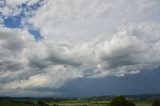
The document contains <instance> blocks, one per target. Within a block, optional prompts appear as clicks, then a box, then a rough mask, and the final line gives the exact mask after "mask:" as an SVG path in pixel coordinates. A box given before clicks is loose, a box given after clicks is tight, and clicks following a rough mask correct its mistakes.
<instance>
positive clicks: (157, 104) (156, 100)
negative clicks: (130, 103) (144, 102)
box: [152, 99, 160, 106]
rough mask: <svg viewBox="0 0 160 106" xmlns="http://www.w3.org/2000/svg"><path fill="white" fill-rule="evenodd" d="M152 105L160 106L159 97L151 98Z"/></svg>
mask: <svg viewBox="0 0 160 106" xmlns="http://www.w3.org/2000/svg"><path fill="white" fill-rule="evenodd" d="M152 106H160V99H155V100H153V103H152Z"/></svg>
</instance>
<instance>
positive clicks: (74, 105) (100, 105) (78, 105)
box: [0, 101, 152, 106]
mask: <svg viewBox="0 0 160 106" xmlns="http://www.w3.org/2000/svg"><path fill="white" fill-rule="evenodd" d="M32 102H33V103H36V102H35V101H32ZM45 103H47V104H48V105H49V106H109V103H110V102H109V101H98V102H87V101H85V102H77V101H61V102H52V101H50V102H45ZM135 104H136V106H152V105H151V102H140V101H139V102H137V103H135ZM0 106H33V105H30V104H26V103H24V102H18V103H17V102H10V101H0Z"/></svg>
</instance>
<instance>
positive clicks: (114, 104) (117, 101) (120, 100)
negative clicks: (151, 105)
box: [110, 96, 135, 106]
mask: <svg viewBox="0 0 160 106" xmlns="http://www.w3.org/2000/svg"><path fill="white" fill-rule="evenodd" d="M110 106H135V104H134V102H132V101H130V100H126V99H125V97H123V96H118V97H115V98H114V99H113V100H112V101H111V103H110Z"/></svg>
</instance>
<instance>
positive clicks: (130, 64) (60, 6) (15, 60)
mask: <svg viewBox="0 0 160 106" xmlns="http://www.w3.org/2000/svg"><path fill="white" fill-rule="evenodd" d="M159 12H160V1H159V0H0V96H70V97H72V96H95V95H112V94H113V95H120V94H144V93H145V94H147V93H149V94H150V93H160V85H159V84H158V81H159V80H160V77H159V75H160V72H159V70H160V14H159Z"/></svg>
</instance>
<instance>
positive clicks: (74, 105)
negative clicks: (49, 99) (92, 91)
mask: <svg viewBox="0 0 160 106" xmlns="http://www.w3.org/2000/svg"><path fill="white" fill-rule="evenodd" d="M135 104H136V106H152V105H151V103H135ZM54 105H59V106H109V103H108V102H107V103H87V102H86V103H76V102H75V103H65V102H64V103H49V106H54Z"/></svg>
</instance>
